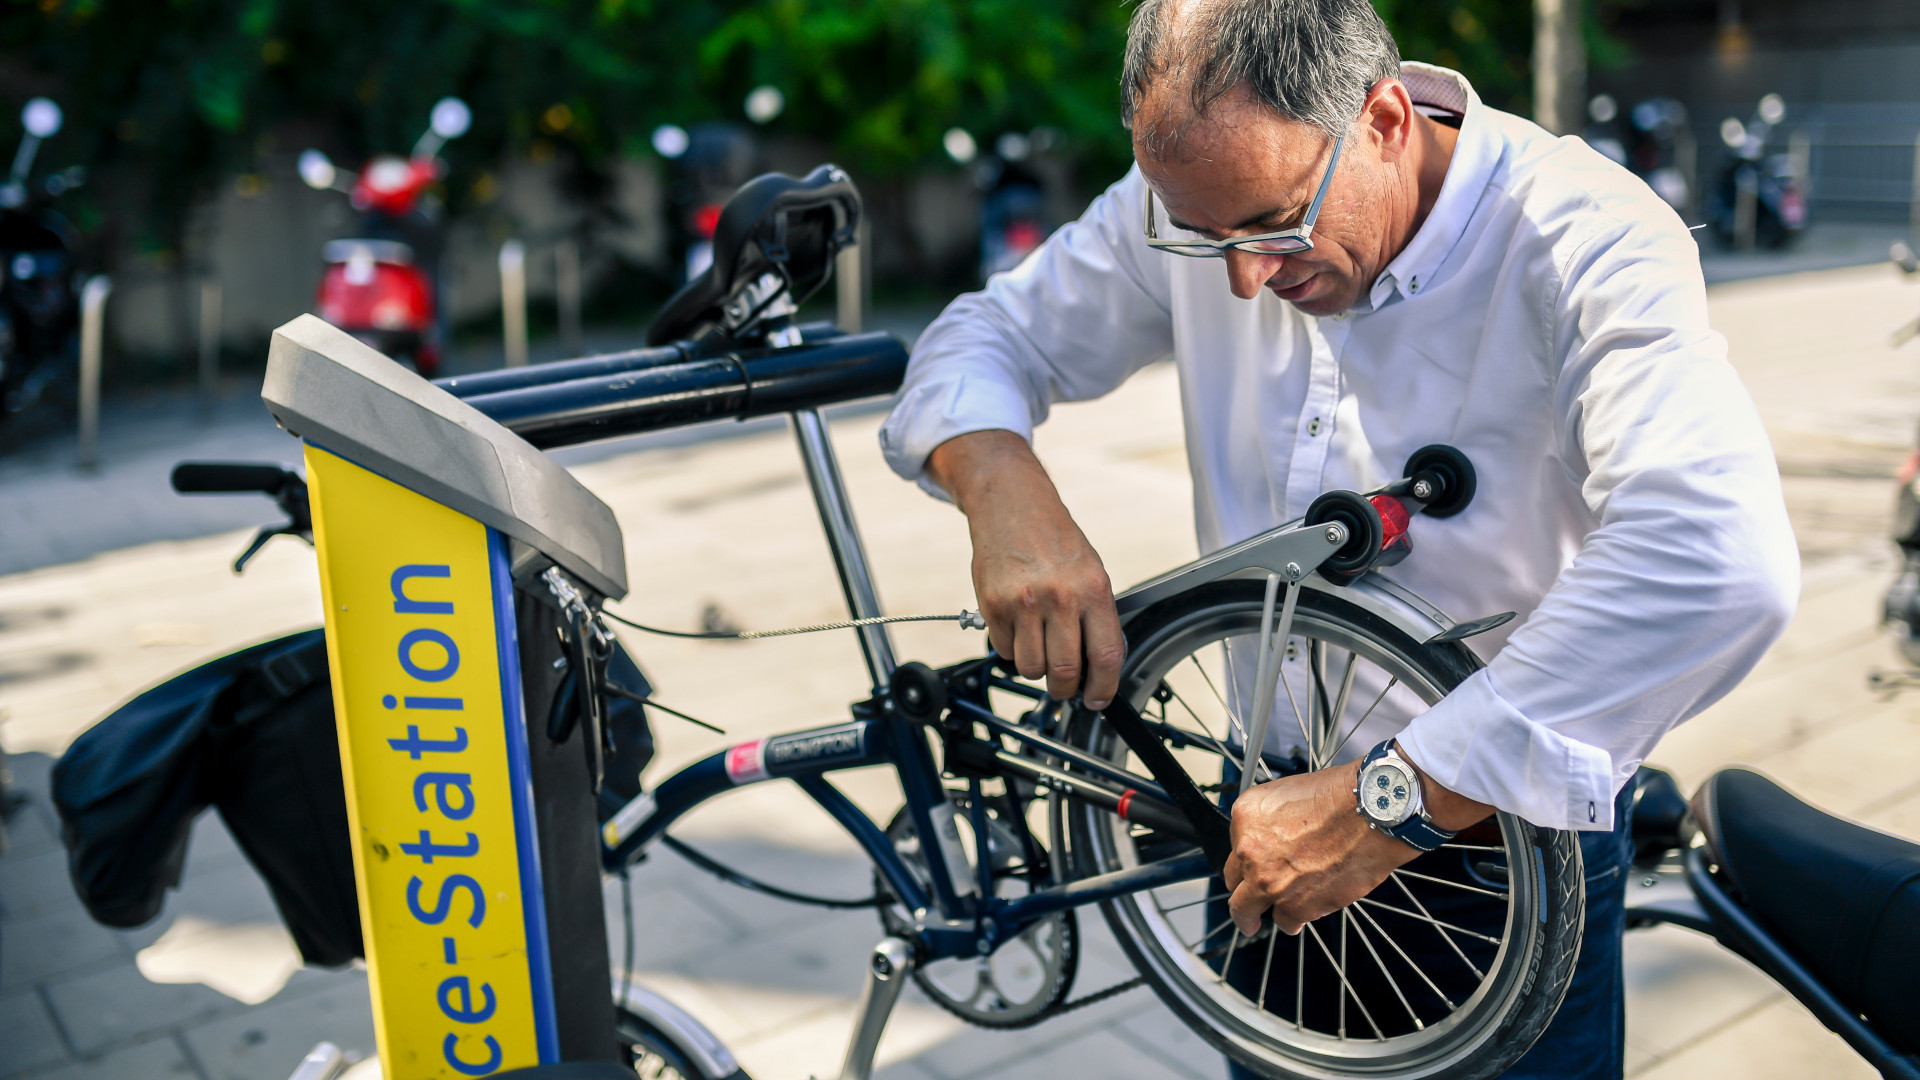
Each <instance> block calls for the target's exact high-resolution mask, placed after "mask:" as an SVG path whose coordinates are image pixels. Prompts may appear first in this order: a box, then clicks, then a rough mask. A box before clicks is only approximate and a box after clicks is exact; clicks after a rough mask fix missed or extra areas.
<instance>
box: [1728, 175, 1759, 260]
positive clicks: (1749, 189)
mask: <svg viewBox="0 0 1920 1080" xmlns="http://www.w3.org/2000/svg"><path fill="white" fill-rule="evenodd" d="M1757 168H1758V167H1757V166H1756V167H1755V168H1754V169H1742V170H1740V172H1739V173H1738V174H1736V175H1735V176H1734V178H1733V246H1734V247H1736V248H1739V249H1740V250H1741V251H1752V250H1753V244H1754V235H1755V233H1756V231H1757V230H1758V225H1757V223H1758V221H1759V215H1760V178H1759V174H1758V172H1757Z"/></svg>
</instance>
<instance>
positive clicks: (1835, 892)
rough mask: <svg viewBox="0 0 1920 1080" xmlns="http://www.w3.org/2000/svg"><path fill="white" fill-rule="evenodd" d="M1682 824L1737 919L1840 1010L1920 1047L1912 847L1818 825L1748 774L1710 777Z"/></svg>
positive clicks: (1825, 817)
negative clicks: (1750, 921)
mask: <svg viewBox="0 0 1920 1080" xmlns="http://www.w3.org/2000/svg"><path fill="white" fill-rule="evenodd" d="M1693 813H1694V817H1695V818H1697V819H1698V820H1699V822H1700V831H1701V832H1702V833H1704V834H1705V835H1706V840H1707V847H1708V849H1709V852H1710V853H1711V854H1712V855H1713V857H1714V860H1715V861H1716V862H1718V863H1719V865H1720V869H1721V870H1722V871H1723V872H1724V873H1725V875H1726V877H1727V879H1728V880H1729V881H1730V882H1731V884H1732V885H1733V888H1734V891H1735V892H1736V893H1737V894H1738V896H1739V898H1740V899H1741V900H1742V901H1743V902H1744V903H1745V905H1746V907H1747V908H1748V910H1750V911H1752V912H1753V913H1754V914H1755V915H1757V916H1759V917H1760V920H1761V922H1762V923H1763V924H1765V925H1768V926H1770V927H1771V928H1772V929H1773V930H1774V931H1775V932H1776V933H1778V934H1779V935H1780V936H1781V937H1782V939H1784V941H1785V942H1786V944H1787V946H1788V947H1789V948H1790V949H1791V950H1792V951H1793V952H1794V953H1796V954H1798V955H1799V956H1800V958H1801V959H1802V960H1804V961H1806V962H1807V964H1808V965H1809V966H1811V967H1812V968H1813V970H1814V971H1815V972H1817V973H1818V974H1819V976H1820V978H1821V980H1822V981H1823V982H1825V983H1826V984H1827V985H1828V986H1829V987H1831V988H1832V989H1833V991H1834V993H1835V994H1836V995H1837V996H1838V997H1839V998H1840V1000H1842V1001H1844V1002H1846V1003H1847V1004H1848V1005H1849V1006H1851V1007H1852V1008H1855V1009H1858V1010H1860V1011H1861V1012H1862V1013H1863V1014H1864V1015H1866V1016H1868V1017H1870V1018H1871V1019H1872V1020H1873V1021H1874V1023H1875V1025H1876V1026H1877V1027H1880V1028H1881V1029H1882V1030H1883V1031H1884V1032H1885V1033H1886V1034H1888V1035H1890V1036H1892V1037H1893V1038H1894V1039H1895V1041H1898V1042H1904V1043H1906V1044H1907V1047H1908V1048H1909V1049H1912V1048H1914V1047H1916V1046H1920V979H1915V978H1914V977H1913V968H1914V965H1915V963H1916V962H1920V844H1915V843H1912V842H1911V841H1908V840H1903V839H1901V838H1899V837H1897V836H1889V835H1888V834H1886V833H1883V832H1879V831H1876V830H1874V829H1869V828H1867V827H1866V826H1864V825H1856V824H1854V823H1853V822H1851V821H1846V820H1844V819H1841V818H1837V817H1834V816H1832V815H1831V814H1827V813H1825V812H1824V811H1821V810H1819V809H1816V808H1815V807H1812V806H1809V805H1808V804H1806V803H1804V802H1802V801H1800V800H1799V799H1798V798H1795V797H1794V795H1793V794H1792V793H1791V792H1789V791H1787V790H1786V789H1785V788H1782V787H1781V786H1779V785H1778V784H1775V783H1774V782H1773V781H1772V780H1769V779H1767V778H1766V777H1764V776H1762V775H1760V774H1759V773H1757V772H1754V771H1752V770H1750V769H1725V770H1722V771H1721V772H1718V773H1715V774H1714V775H1713V776H1711V777H1709V778H1708V780H1707V782H1706V783H1705V784H1704V785H1702V786H1701V788H1700V790H1699V791H1698V792H1696V793H1695V794H1694V797H1693Z"/></svg>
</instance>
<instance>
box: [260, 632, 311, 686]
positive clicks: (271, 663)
mask: <svg viewBox="0 0 1920 1080" xmlns="http://www.w3.org/2000/svg"><path fill="white" fill-rule="evenodd" d="M257 670H258V671H259V673H260V680H261V682H262V683H263V684H264V686H265V689H267V690H268V691H270V692H271V693H272V694H273V696H274V699H275V700H277V701H285V700H286V699H287V698H290V697H292V696H293V695H295V694H297V693H299V692H300V691H302V690H305V689H306V688H307V687H309V686H312V685H313V684H314V683H316V682H319V681H320V680H321V679H324V678H326V677H327V638H326V635H325V634H315V635H313V636H312V637H311V638H309V639H307V640H306V641H302V642H299V643H297V644H294V645H289V646H287V647H286V648H284V649H280V650H278V651H276V652H273V653H270V654H268V655H267V656H266V657H265V658H264V659H262V660H261V661H260V664H259V666H258V668H257Z"/></svg>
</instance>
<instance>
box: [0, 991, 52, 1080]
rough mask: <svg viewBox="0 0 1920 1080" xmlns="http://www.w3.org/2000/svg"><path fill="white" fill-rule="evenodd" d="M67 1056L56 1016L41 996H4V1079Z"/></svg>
mask: <svg viewBox="0 0 1920 1080" xmlns="http://www.w3.org/2000/svg"><path fill="white" fill-rule="evenodd" d="M66 1056H67V1045H66V1042H65V1040H63V1039H62V1038H61V1037H60V1028H59V1026H58V1025H57V1024H55V1023H54V1020H53V1013H52V1012H51V1011H50V1010H49V1009H48V1008H47V1003H46V1002H45V1001H43V1000H42V999H41V997H40V995H39V993H38V992H36V991H34V990H21V991H16V992H14V993H11V994H0V1076H11V1075H14V1074H16V1073H18V1072H21V1071H23V1070H26V1069H31V1068H33V1067H34V1066H36V1065H46V1064H49V1063H51V1062H55V1061H59V1060H61V1059H63V1058H65V1057H66Z"/></svg>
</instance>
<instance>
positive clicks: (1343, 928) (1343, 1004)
mask: <svg viewBox="0 0 1920 1080" xmlns="http://www.w3.org/2000/svg"><path fill="white" fill-rule="evenodd" d="M1340 985H1341V986H1345V985H1347V913H1346V912H1345V911H1342V912H1341V913H1340ZM1357 996H1358V995H1356V997H1357ZM1362 1011H1363V1012H1364V1011H1365V1010H1364V1009H1363V1010H1362ZM1369 1019H1371V1018H1369ZM1340 1037H1341V1038H1342V1039H1344V1038H1346V1037H1347V995H1345V994H1341V995H1340Z"/></svg>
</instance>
